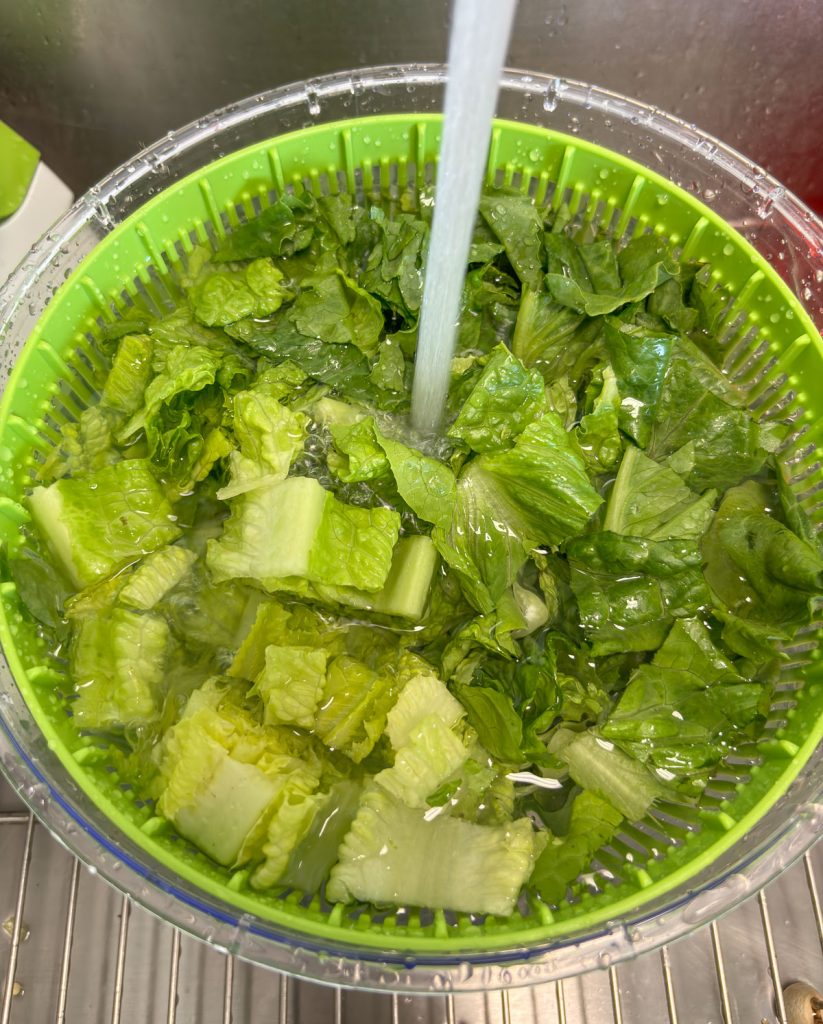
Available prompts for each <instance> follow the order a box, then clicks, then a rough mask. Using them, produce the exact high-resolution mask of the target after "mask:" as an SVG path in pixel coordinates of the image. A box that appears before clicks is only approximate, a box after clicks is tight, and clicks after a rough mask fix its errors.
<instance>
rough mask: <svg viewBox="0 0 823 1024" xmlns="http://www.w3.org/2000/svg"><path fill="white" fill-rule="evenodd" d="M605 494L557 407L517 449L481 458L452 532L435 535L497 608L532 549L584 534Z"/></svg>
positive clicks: (472, 593) (476, 599) (461, 483)
mask: <svg viewBox="0 0 823 1024" xmlns="http://www.w3.org/2000/svg"><path fill="white" fill-rule="evenodd" d="M602 501H603V499H602V498H601V497H600V495H599V494H598V493H597V491H596V490H595V489H594V487H593V486H592V484H591V483H590V481H589V478H588V476H587V474H586V470H585V463H584V460H583V457H582V455H581V454H580V453H579V450H576V449H575V447H574V441H573V439H571V438H570V437H569V435H568V434H567V433H566V431H565V430H564V429H563V426H562V424H561V423H560V420H559V419H558V417H557V416H556V415H555V414H554V413H546V414H545V415H544V416H543V417H542V418H541V419H539V420H536V421H535V422H533V423H531V424H529V426H528V427H526V428H525V430H524V431H523V432H522V434H521V435H520V437H519V438H518V439H517V442H516V443H515V445H514V447H513V448H511V449H510V450H509V451H505V452H498V453H495V454H491V455H482V456H479V457H478V458H476V459H473V460H472V461H471V462H470V463H469V464H468V465H467V466H466V468H465V469H464V470H463V472H462V473H461V475H460V477H459V479H458V484H457V503H456V506H455V511H454V517H453V521H452V525H451V528H450V530H449V531H448V532H446V531H443V530H439V529H436V530H435V531H434V533H433V534H432V539H433V540H434V543H435V544H436V545H437V548H438V550H439V551H440V553H441V555H442V556H443V558H444V559H445V560H446V562H448V564H449V565H450V566H451V568H452V569H453V570H454V571H455V572H456V573H457V575H458V578H459V579H460V582H461V586H462V587H463V590H464V592H465V594H466V597H467V598H468V599H469V600H470V601H471V602H472V604H473V605H474V606H475V607H476V608H477V610H478V611H480V612H483V613H489V612H492V611H493V610H494V608H495V606H496V605H497V602H498V601H499V600H500V598H501V596H502V595H503V593H504V592H505V591H506V590H508V589H509V588H510V587H511V586H512V584H513V583H514V582H515V580H516V579H517V574H518V573H519V571H520V569H521V568H522V566H523V565H524V563H525V561H526V558H527V552H528V550H529V549H530V548H532V547H536V546H538V545H539V544H542V543H545V544H559V543H560V542H562V541H563V540H565V539H566V538H567V537H570V536H573V535H574V534H576V533H579V532H580V531H581V530H582V529H583V528H584V526H585V525H586V523H587V522H588V520H589V519H590V517H591V516H592V514H593V513H594V512H595V511H596V510H597V508H598V507H599V506H600V505H601V504H602Z"/></svg>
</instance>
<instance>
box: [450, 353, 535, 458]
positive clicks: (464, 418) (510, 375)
mask: <svg viewBox="0 0 823 1024" xmlns="http://www.w3.org/2000/svg"><path fill="white" fill-rule="evenodd" d="M543 392H544V387H543V378H542V377H541V376H540V374H539V373H538V372H537V371H536V370H527V369H526V367H525V366H524V365H523V364H522V363H521V362H520V360H519V359H518V358H517V357H516V356H514V355H512V353H511V352H510V351H509V349H507V348H506V346H505V345H498V346H497V348H495V350H494V352H493V353H492V354H491V356H490V358H489V361H488V362H487V363H486V365H485V367H484V368H483V372H482V373H481V375H480V377H479V378H478V380H477V383H476V384H475V385H474V388H473V389H472V391H471V392H470V394H469V396H468V398H467V399H466V401H465V402H464V403H463V407H462V408H461V409H460V412H459V413H458V414H457V419H456V420H455V421H454V422H453V423H452V424H451V426H450V427H449V429H448V431H447V436H448V437H449V438H451V439H452V440H455V441H458V442H462V443H463V444H466V445H467V446H468V447H469V448H471V449H473V450H474V451H476V452H494V451H500V450H502V449H505V448H508V447H510V445H511V444H512V442H513V441H514V440H515V438H516V437H517V436H518V435H519V434H521V433H522V431H523V430H524V429H525V427H527V426H528V425H529V423H531V422H532V420H534V419H536V418H537V417H538V416H539V415H540V414H541V413H542V412H544V411H545V409H546V399H545V396H544V393H543Z"/></svg>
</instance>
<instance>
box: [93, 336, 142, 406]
mask: <svg viewBox="0 0 823 1024" xmlns="http://www.w3.org/2000/svg"><path fill="white" fill-rule="evenodd" d="M153 351H154V345H153V344H152V340H151V338H150V337H149V336H148V335H147V334H127V335H126V336H125V337H124V338H121V339H120V344H119V345H118V346H117V354H116V355H115V357H114V360H113V362H112V365H111V370H110V371H109V374H108V376H107V377H106V383H105V384H104V385H103V391H102V394H101V396H100V401H101V403H102V404H103V405H105V406H107V407H108V408H109V409H114V410H116V411H117V412H121V413H125V414H127V415H131V414H132V413H135V412H137V410H138V409H139V408H140V406H141V405H142V400H143V392H144V391H145V390H146V388H147V387H148V384H149V381H150V380H151V378H152V374H153V366H152V354H153Z"/></svg>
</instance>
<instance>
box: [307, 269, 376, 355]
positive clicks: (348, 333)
mask: <svg viewBox="0 0 823 1024" xmlns="http://www.w3.org/2000/svg"><path fill="white" fill-rule="evenodd" d="M302 288H303V291H301V293H300V295H299V296H298V297H297V300H296V301H295V303H294V308H293V311H292V313H291V314H290V318H291V320H292V322H293V323H294V325H295V327H296V328H297V329H298V331H300V333H301V334H303V335H305V337H307V338H317V339H319V340H320V341H323V342H325V343H326V344H331V345H353V346H354V347H355V348H357V349H359V350H360V351H361V352H363V353H364V354H366V355H372V354H373V353H374V352H375V351H376V350H377V343H378V340H379V338H380V332H381V331H382V329H383V311H382V310H381V308H380V303H379V302H378V301H377V300H376V299H375V298H374V297H373V296H372V295H370V294H369V293H368V292H367V291H364V289H362V288H360V287H359V286H358V285H357V284H355V282H354V281H352V280H351V278H348V277H346V275H345V274H344V273H343V272H342V271H341V270H337V271H335V272H334V273H331V274H318V275H314V276H312V277H307V278H304V280H303V282H302Z"/></svg>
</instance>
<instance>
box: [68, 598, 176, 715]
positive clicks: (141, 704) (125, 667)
mask: <svg viewBox="0 0 823 1024" xmlns="http://www.w3.org/2000/svg"><path fill="white" fill-rule="evenodd" d="M169 638H170V637H169V627H168V625H167V623H166V620H165V619H163V618H161V617H160V616H158V615H140V614H138V613H137V612H133V611H131V610H129V609H127V608H114V609H112V610H110V611H109V612H108V614H101V615H98V616H97V617H95V618H85V619H81V620H80V621H79V622H78V623H77V625H76V626H75V629H74V632H73V635H72V639H71V644H70V647H69V660H70V665H71V675H72V680H73V682H74V687H75V692H76V694H77V699H76V700H74V701H73V702H72V704H71V710H72V714H73V715H74V717H75V718H76V719H77V721H78V722H79V723H80V724H81V725H82V726H83V727H84V728H92V729H106V728H112V727H121V726H129V725H135V724H139V723H142V722H148V721H150V720H151V719H152V718H154V717H155V715H156V714H157V711H158V709H159V706H160V703H161V700H162V696H163V694H162V685H163V681H164V676H165V668H166V658H167V654H168V649H169Z"/></svg>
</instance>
